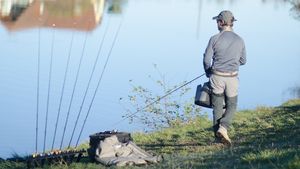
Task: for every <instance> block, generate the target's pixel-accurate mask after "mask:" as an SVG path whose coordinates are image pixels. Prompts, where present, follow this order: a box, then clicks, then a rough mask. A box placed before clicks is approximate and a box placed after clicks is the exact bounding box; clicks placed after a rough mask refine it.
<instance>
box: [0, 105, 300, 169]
mask: <svg viewBox="0 0 300 169" xmlns="http://www.w3.org/2000/svg"><path fill="white" fill-rule="evenodd" d="M230 137H231V138H232V140H233V145H232V146H231V147H226V146H222V145H215V144H211V143H212V141H213V134H212V130H211V121H210V120H208V118H207V117H198V118H196V119H195V120H193V121H191V122H189V123H187V124H178V125H176V126H174V127H173V128H167V129H163V130H161V131H157V132H153V133H148V134H145V133H134V134H133V138H134V141H135V142H136V143H137V144H139V145H141V147H143V148H144V149H146V150H148V151H150V152H153V153H156V154H163V155H164V157H165V161H164V162H162V163H160V164H157V165H150V166H147V168H204V169H205V168H207V169H208V168H209V169H211V168H218V169H219V168H224V169H225V168H226V169H227V168H228V169H232V168H257V169H258V168H278V169H279V168H282V169H297V168H300V100H291V101H289V102H286V103H284V104H283V105H281V106H279V107H272V108H270V107H259V108H257V109H255V110H245V111H241V112H238V113H237V114H236V116H235V119H234V122H233V128H232V129H231V130H230ZM24 167H26V166H25V164H23V163H11V162H0V169H2V168H24ZM48 168H53V169H59V168H61V169H64V168H90V169H94V168H105V167H103V166H101V165H97V164H92V163H88V162H81V163H77V164H72V165H70V166H67V165H56V166H52V167H48ZM132 168H134V167H132Z"/></svg>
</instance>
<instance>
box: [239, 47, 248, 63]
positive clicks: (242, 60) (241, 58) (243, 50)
mask: <svg viewBox="0 0 300 169" xmlns="http://www.w3.org/2000/svg"><path fill="white" fill-rule="evenodd" d="M246 62H247V58H246V48H245V44H243V49H242V53H241V57H240V65H244V64H246Z"/></svg>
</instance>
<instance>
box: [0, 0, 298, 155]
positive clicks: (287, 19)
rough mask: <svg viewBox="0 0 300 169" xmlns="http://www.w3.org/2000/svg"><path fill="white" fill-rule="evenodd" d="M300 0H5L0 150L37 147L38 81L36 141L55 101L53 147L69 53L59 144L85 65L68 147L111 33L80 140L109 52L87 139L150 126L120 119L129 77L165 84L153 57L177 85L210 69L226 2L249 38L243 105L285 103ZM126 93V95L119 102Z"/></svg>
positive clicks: (292, 83) (0, 5)
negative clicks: (210, 50)
mask: <svg viewBox="0 0 300 169" xmlns="http://www.w3.org/2000/svg"><path fill="white" fill-rule="evenodd" d="M297 3H298V7H299V3H300V2H299V1H297V0H294V1H293V0H290V1H284V0H252V1H249V0H239V1H237V0H230V1H224V0H215V1H211V0H128V1H126V0H123V1H121V0H119V1H118V0H107V1H104V0H90V1H87V0H82V1H81V0H65V1H55V0H51V1H50V0H49V1H47V0H44V1H37V0H23V1H13V0H1V1H0V12H1V13H0V17H1V24H0V37H1V38H0V50H1V57H0V78H1V83H0V108H1V109H0V112H1V118H0V133H1V137H0V157H3V158H5V157H9V156H10V155H11V154H12V153H13V152H17V153H18V154H21V155H24V154H30V153H33V152H35V131H36V130H35V129H36V113H37V86H39V90H38V91H39V104H38V105H39V106H38V110H39V111H38V112H39V129H38V131H39V132H38V133H39V134H38V135H39V137H38V151H40V152H41V151H42V150H43V140H44V129H45V119H46V112H47V111H48V124H47V137H46V138H47V139H46V144H45V145H46V147H45V148H46V149H51V145H52V139H53V135H54V129H55V122H56V117H57V112H58V108H59V104H60V98H61V95H62V87H63V82H64V75H65V70H66V66H67V60H68V56H70V62H69V69H68V73H67V76H66V82H65V88H64V92H63V93H64V95H63V99H62V103H61V111H60V112H61V115H60V120H59V123H58V130H57V135H56V140H55V144H54V147H55V148H57V147H59V145H60V143H61V138H62V133H63V129H64V124H63V123H64V121H65V119H66V117H67V112H68V107H69V103H70V100H71V98H72V93H73V89H74V84H75V81H76V75H77V72H79V74H78V78H77V83H76V85H75V91H74V95H73V102H72V105H71V107H70V111H69V112H70V118H69V121H68V125H67V128H66V135H65V139H64V142H63V146H64V147H65V146H67V145H68V142H69V139H70V137H71V131H72V127H73V126H74V124H75V121H76V116H77V113H78V111H79V108H80V105H81V103H82V100H83V97H84V94H85V91H86V88H87V85H88V83H89V78H90V74H91V72H92V70H93V64H94V63H95V60H96V57H97V56H98V50H99V47H100V45H101V41H102V39H103V37H104V43H103V47H102V50H101V53H100V54H99V61H98V64H97V66H96V68H95V73H94V76H93V78H92V80H91V83H90V85H89V86H90V87H89V90H88V93H87V95H86V101H85V102H84V105H83V107H82V115H81V116H80V119H79V123H78V127H77V129H76V132H75V136H74V138H75V139H73V141H72V145H73V144H75V141H76V138H77V137H78V134H79V128H80V127H81V125H82V123H83V120H84V116H85V114H86V113H87V112H88V108H89V105H90V103H91V101H92V96H93V94H94V91H95V89H96V86H97V82H98V79H99V78H100V76H101V72H102V69H103V67H104V66H105V63H106V59H107V56H109V59H108V62H107V64H106V69H105V71H104V73H103V76H102V80H101V83H100V85H99V88H98V91H97V93H96V97H95V100H94V102H93V104H92V106H91V109H90V115H89V117H88V119H87V123H86V126H85V128H84V130H83V134H82V137H81V139H80V141H84V140H88V136H89V134H92V133H95V132H99V131H104V130H111V129H114V128H116V129H118V130H121V131H142V130H143V126H141V125H138V124H131V125H129V124H128V122H127V121H125V122H123V123H120V124H119V125H117V126H113V124H115V123H116V122H117V121H119V120H121V118H122V115H124V111H125V109H126V108H128V107H130V105H129V104H128V99H127V96H128V95H130V91H131V89H132V86H131V83H130V82H129V81H130V80H132V83H134V84H136V85H141V86H144V87H146V88H148V89H151V90H153V91H154V93H157V94H162V92H161V91H159V90H157V85H156V84H155V83H154V82H153V81H151V79H149V78H148V76H149V75H151V76H152V77H153V78H154V79H159V73H158V72H157V70H156V69H155V68H154V66H153V65H157V67H158V69H159V71H160V72H161V73H162V74H164V76H165V78H166V79H167V81H168V83H169V84H170V85H173V84H174V85H175V84H178V83H180V82H182V81H185V80H186V81H188V80H191V79H193V78H194V77H196V76H198V75H200V74H202V73H203V66H202V56H203V52H204V50H205V48H206V45H207V42H208V40H209V38H210V36H212V35H214V34H216V33H217V27H216V23H215V21H213V20H212V17H213V16H216V15H217V14H218V13H219V12H220V11H221V10H224V9H229V10H231V11H232V12H233V13H234V15H235V17H236V18H237V20H238V21H237V22H236V23H235V25H234V31H235V32H237V33H238V34H239V35H240V36H242V37H243V38H244V40H245V43H246V48H247V59H248V63H247V64H246V65H245V66H243V67H241V69H240V76H239V77H240V93H239V109H251V108H255V107H256V106H259V105H264V106H277V105H279V104H280V103H282V102H283V101H286V100H288V99H290V98H292V97H293V96H292V95H290V89H291V88H294V87H297V86H300V48H299V40H300V11H299V8H298V10H297V8H295V4H297ZM120 23H122V24H121V28H120V31H119V32H118V27H119V25H120ZM106 29H107V33H104V32H105V30H106ZM117 33H118V36H117V39H116V41H115V45H112V44H113V43H114V36H115V35H116V34H117ZM72 37H73V43H72V47H70V46H71V40H72ZM69 52H70V53H69ZM51 57H52V71H51V74H49V72H50V63H51ZM81 57H82V62H81V66H80V69H79V71H78V67H79V63H80V58H81ZM38 58H40V71H39V75H40V76H39V77H40V80H39V85H38V84H37V77H38V71H37V70H38ZM49 77H50V78H51V80H50V81H49ZM205 81H207V79H206V78H205V77H203V78H201V79H199V80H197V81H196V82H194V83H192V84H191V85H190V87H191V88H192V90H191V92H189V93H188V96H187V98H192V97H193V96H194V90H195V87H196V85H197V84H200V83H203V82H205ZM49 82H50V89H49ZM48 91H49V93H50V94H49V95H48ZM48 98H49V99H48ZM120 98H123V99H122V100H121V102H120ZM133 111H134V110H133ZM204 111H207V112H209V113H210V112H211V110H206V109H205V110H204Z"/></svg>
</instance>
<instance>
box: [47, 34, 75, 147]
mask: <svg viewBox="0 0 300 169" xmlns="http://www.w3.org/2000/svg"><path fill="white" fill-rule="evenodd" d="M73 40H74V31H72V37H71V42H70V48H69V53H68V60H67V66H66V70H65V75H64V81H63V86H62V89H61V96H60V100H59V106H58V112H57V117H56V124H55V129H54V136H53V141H52V148H51V149H52V150H53V148H54V142H55V138H56V132H57V126H58V121H59V117H60V113H61V111H60V110H61V105H62V100H63V97H64V91H65V84H66V79H67V74H68V70H69V65H70V58H71V51H72V47H73Z"/></svg>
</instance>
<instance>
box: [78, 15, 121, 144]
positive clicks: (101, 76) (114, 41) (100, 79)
mask: <svg viewBox="0 0 300 169" xmlns="http://www.w3.org/2000/svg"><path fill="white" fill-rule="evenodd" d="M122 23H123V17H122V18H121V21H120V23H119V26H118V29H117V32H116V34H115V37H114V39H113V43H112V46H111V48H110V50H109V53H108V55H107V58H106V61H105V64H104V67H103V69H102V72H101V75H100V78H99V80H98V83H97V86H96V89H95V92H94V95H93V97H92V101H91V103H90V105H89V108H88V111H87V114H86V116H85V119H84V121H83V125H82V127H81V130H80V133H79V136H78V138H77V141H76V145H75V148H77V146H78V143H79V140H80V137H81V134H82V131H83V129H84V127H85V124H86V120H87V118H88V116H89V115H90V110H91V107H92V105H93V103H94V100H95V97H96V94H97V92H98V89H99V86H100V83H101V81H102V78H103V74H104V72H105V69H106V67H107V64H108V61H109V58H110V56H111V53H112V50H113V48H114V46H115V43H116V41H117V37H118V35H119V32H120V29H121V26H122Z"/></svg>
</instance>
